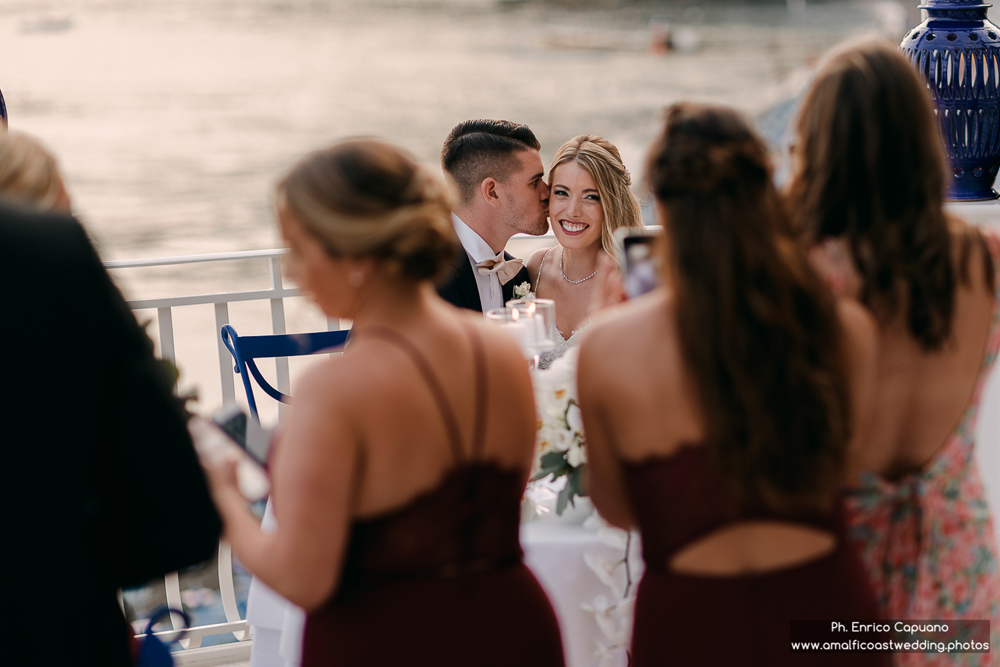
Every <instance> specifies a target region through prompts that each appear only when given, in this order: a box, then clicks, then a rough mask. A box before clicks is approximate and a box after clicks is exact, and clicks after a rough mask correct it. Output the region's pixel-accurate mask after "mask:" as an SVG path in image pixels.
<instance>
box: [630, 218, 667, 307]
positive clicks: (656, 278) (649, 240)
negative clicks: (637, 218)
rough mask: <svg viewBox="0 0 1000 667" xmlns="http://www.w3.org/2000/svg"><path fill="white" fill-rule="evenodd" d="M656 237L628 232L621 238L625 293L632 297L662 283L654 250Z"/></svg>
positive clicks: (658, 259) (658, 260) (640, 294)
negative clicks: (623, 257)
mask: <svg viewBox="0 0 1000 667" xmlns="http://www.w3.org/2000/svg"><path fill="white" fill-rule="evenodd" d="M656 239H657V237H656V236H654V235H651V234H648V233H646V234H629V235H627V236H625V237H623V238H622V254H623V255H624V256H625V272H624V273H625V294H627V295H628V298H630V299H634V298H636V297H637V296H642V295H643V294H645V293H646V292H649V291H652V290H653V289H655V288H657V287H659V286H660V285H661V284H662V279H661V278H660V258H659V257H658V256H657V254H656V251H655V243H656Z"/></svg>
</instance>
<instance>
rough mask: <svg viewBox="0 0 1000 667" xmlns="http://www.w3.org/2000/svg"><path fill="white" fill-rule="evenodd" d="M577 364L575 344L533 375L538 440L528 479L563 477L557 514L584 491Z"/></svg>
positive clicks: (584, 457)
mask: <svg viewBox="0 0 1000 667" xmlns="http://www.w3.org/2000/svg"><path fill="white" fill-rule="evenodd" d="M576 364H577V350H576V349H575V348H574V349H571V350H570V351H569V352H567V353H566V355H565V356H563V357H562V358H560V359H557V360H556V361H555V362H553V364H552V366H551V367H549V368H548V369H547V370H544V371H536V372H535V373H534V377H533V379H534V383H535V403H536V405H537V409H538V440H537V442H536V445H535V464H534V468H533V470H532V475H531V481H533V482H535V481H538V480H542V479H545V478H547V477H550V478H551V480H552V481H555V480H557V479H559V478H560V477H565V478H566V486H564V487H563V488H562V490H561V491H560V492H559V495H558V498H557V501H556V514H559V515H562V513H563V511H565V509H566V506H567V505H573V504H574V502H573V501H574V499H575V498H576V497H578V496H580V497H583V496H586V495H587V491H586V489H585V488H584V483H583V480H584V472H585V467H586V465H587V439H586V437H585V436H584V433H583V420H582V419H581V416H580V404H579V403H578V402H577V398H576Z"/></svg>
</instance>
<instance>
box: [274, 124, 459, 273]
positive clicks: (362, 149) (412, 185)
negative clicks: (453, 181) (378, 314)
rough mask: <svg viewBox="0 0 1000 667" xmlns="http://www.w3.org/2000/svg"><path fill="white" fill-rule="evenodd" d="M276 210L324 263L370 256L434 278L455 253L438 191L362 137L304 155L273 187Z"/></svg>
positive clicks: (395, 153)
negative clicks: (289, 218)
mask: <svg viewBox="0 0 1000 667" xmlns="http://www.w3.org/2000/svg"><path fill="white" fill-rule="evenodd" d="M277 191H278V205H279V207H284V208H285V209H286V210H288V211H289V212H291V213H292V214H294V215H295V217H296V219H298V220H299V221H300V222H301V223H302V224H303V225H304V226H305V227H306V229H308V230H309V231H310V232H311V233H312V234H313V235H314V236H316V238H318V239H319V240H320V241H321V242H322V243H323V245H324V247H325V248H326V251H327V253H328V254H329V255H331V256H332V257H343V256H350V257H362V256H366V257H374V258H376V259H379V260H381V261H383V262H384V263H385V264H386V265H387V266H389V267H391V268H392V269H393V270H395V271H398V272H399V273H400V274H401V275H403V276H405V277H407V278H411V279H414V280H435V279H439V278H441V277H442V275H443V274H444V273H446V272H447V270H448V269H449V268H450V260H451V258H452V257H453V256H454V254H455V252H456V251H457V249H458V238H457V237H456V236H455V230H454V228H453V227H452V224H451V205H450V202H449V200H448V195H447V191H446V190H445V187H444V185H443V184H442V183H441V182H440V181H439V180H438V179H437V178H436V177H435V176H434V175H433V174H432V173H430V171H428V170H427V169H425V168H423V167H421V166H420V165H418V164H417V163H416V161H414V160H413V158H411V157H410V156H409V155H407V154H406V153H405V152H404V151H403V150H402V149H400V148H397V147H395V146H393V145H391V144H387V143H384V142H381V141H375V140H369V139H353V140H347V141H342V142H340V143H337V144H335V145H333V146H332V147H330V148H327V149H325V150H321V151H317V152H315V153H312V154H311V155H308V156H306V158H305V159H304V160H302V162H300V163H299V164H298V165H297V166H296V167H294V168H293V169H292V171H291V172H290V173H289V174H288V175H287V176H285V178H284V179H282V181H281V182H280V183H279V184H278V187H277Z"/></svg>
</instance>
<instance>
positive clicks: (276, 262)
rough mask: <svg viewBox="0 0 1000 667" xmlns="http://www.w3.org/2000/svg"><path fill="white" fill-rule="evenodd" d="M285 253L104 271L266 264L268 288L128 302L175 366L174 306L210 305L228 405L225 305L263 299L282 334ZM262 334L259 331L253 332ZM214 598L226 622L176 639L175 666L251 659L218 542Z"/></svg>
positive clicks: (167, 581)
mask: <svg viewBox="0 0 1000 667" xmlns="http://www.w3.org/2000/svg"><path fill="white" fill-rule="evenodd" d="M286 252H287V251H286V250H280V249H279V250H255V251H247V252H232V253H219V254H213V255H195V256H186V257H165V258H158V259H139V260H127V261H111V262H105V263H104V266H105V267H106V268H107V269H110V270H112V272H113V271H114V270H115V269H140V268H148V267H163V266H179V265H184V264H194V263H205V262H227V261H235V260H254V259H259V260H262V261H266V262H268V266H269V269H270V277H271V286H270V287H269V288H267V289H263V290H254V291H245V292H219V293H214V294H202V295H196V296H172V297H166V298H155V299H135V300H130V301H128V305H129V307H130V308H131V309H132V310H145V309H155V310H156V315H157V317H156V319H157V329H158V333H159V345H160V356H161V357H163V358H164V359H169V360H170V361H172V362H176V360H177V359H176V346H175V344H174V325H173V321H174V318H173V313H174V309H175V308H182V307H186V306H199V305H209V304H211V305H213V306H214V307H215V330H214V332H213V333H212V335H214V338H215V341H216V343H217V348H218V360H219V379H220V382H221V387H222V399H223V405H226V406H228V405H233V404H235V403H236V383H235V375H236V374H235V373H234V372H233V367H234V363H233V358H232V355H231V354H230V353H229V350H228V349H226V347H225V345H224V344H223V343H222V338H221V337H220V335H219V331H220V330H221V329H222V327H223V325H225V324H229V304H230V303H233V302H237V301H258V300H268V301H270V306H271V333H275V334H283V333H286V330H285V304H284V300H285V298H286V297H293V296H298V295H299V293H300V292H299V290H298V289H296V288H289V287H285V286H284V284H283V282H282V276H281V256H282V255H284V254H285V253H286ZM327 326H328V327H329V328H334V327H336V326H339V322H337V321H336V320H332V321H331V320H328V321H327ZM254 333H262V332H254ZM275 363H276V371H277V388H278V390H279V391H282V392H284V393H286V394H287V393H289V391H290V388H289V385H290V378H289V371H288V360H287V359H276V360H275ZM218 563H219V567H218V570H219V594H220V596H221V598H222V607H223V610H224V611H225V615H226V622H225V623H216V624H212V625H202V626H195V627H192V628H190V629H189V630H188V633H187V635H186V638H185V639H183V640H181V642H180V644H181V646H182V650H180V651H178V652H176V653H175V660H176V662H177V664H178V665H218V664H224V663H228V662H235V661H239V660H248V659H249V656H250V646H251V642H250V633H249V630H248V628H247V622H246V620H245V619H243V618H241V617H240V613H239V609H238V606H237V601H236V593H235V586H234V582H233V559H232V550H231V549H230V547H229V545H228V544H226V543H225V542H221V543H220V544H219V561H218ZM164 586H165V589H166V598H167V604H168V605H170V606H171V607H174V608H177V609H180V608H182V606H183V605H182V602H181V587H180V579H179V577H178V575H177V573H176V572H174V573H171V574H168V575H166V576H165V577H164ZM172 622H173V623H174V627H175V629H176V628H177V627H178V625H179V619H172ZM226 633H232V634H233V636H234V637H235V638H236V639H237V640H238V641H237V642H236V643H235V644H233V643H230V644H222V645H219V646H211V647H204V648H200V647H201V643H202V640H203V638H205V637H207V636H210V635H220V634H226ZM157 634H158V635H160V636H162V637H163V638H164V639H172V638H173V637H175V636H176V634H177V633H176V632H175V631H166V632H160V633H157Z"/></svg>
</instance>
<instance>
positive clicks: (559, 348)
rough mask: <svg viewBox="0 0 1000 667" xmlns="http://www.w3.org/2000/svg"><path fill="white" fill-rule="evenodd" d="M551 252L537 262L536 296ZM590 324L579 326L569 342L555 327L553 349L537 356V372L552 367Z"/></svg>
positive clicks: (577, 341)
mask: <svg viewBox="0 0 1000 667" xmlns="http://www.w3.org/2000/svg"><path fill="white" fill-rule="evenodd" d="M553 247H555V246H553ZM551 250H552V248H549V249H548V250H547V251H545V254H544V255H542V261H541V262H539V264H538V276H536V277H535V289H534V291H533V293H534V294H536V295H537V294H538V283H539V282H540V281H541V280H542V268H543V267H544V266H545V258H546V257H548V256H549V251H551ZM558 305H559V304H556V307H557V308H558ZM590 322H591V320H589V319H588V320H587V322H586V323H585V324H584V325H583V326H581V327H580V328H579V329H577V330H576V331H574V332H573V333H572V334H570V337H569V340H567V339H566V337H565V336H563V332H562V331H559V328H558V327H555V330H556V344H555V347H553V348H552V349H550V350H545V351H544V352H542V353H541V354H539V355H538V369H539V370H545V369H547V368H548V367H549V366H551V365H552V362H553V361H555V360H556V359H558V358H559V357H561V356H563V355H564V354H566V352H567V351H569V349H570V348H571V347H573V346H574V345H576V344H577V343H579V342H580V332H582V331H583V330H584V329H586V328H587V326H588V325H589V324H590Z"/></svg>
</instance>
